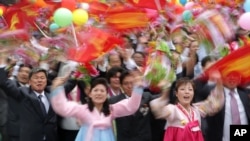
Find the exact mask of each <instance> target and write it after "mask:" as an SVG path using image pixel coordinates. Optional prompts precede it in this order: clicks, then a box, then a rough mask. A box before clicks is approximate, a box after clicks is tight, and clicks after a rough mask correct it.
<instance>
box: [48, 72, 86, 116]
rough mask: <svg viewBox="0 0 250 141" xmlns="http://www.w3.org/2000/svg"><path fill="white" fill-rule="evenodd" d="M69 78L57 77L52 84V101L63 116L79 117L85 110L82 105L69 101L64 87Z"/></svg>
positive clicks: (55, 108) (55, 109)
mask: <svg viewBox="0 0 250 141" xmlns="http://www.w3.org/2000/svg"><path fill="white" fill-rule="evenodd" d="M66 79H67V78H65V77H57V78H56V79H55V80H54V81H53V84H52V87H51V88H52V91H51V93H50V101H51V105H52V107H53V109H54V111H55V112H56V113H57V114H59V115H61V116H63V117H76V118H79V116H80V115H81V113H82V112H83V111H82V110H81V109H82V108H83V106H82V105H80V104H78V103H76V102H74V101H68V100H67V98H66V95H65V90H64V87H63V86H62V85H63V84H64V82H65V81H66Z"/></svg>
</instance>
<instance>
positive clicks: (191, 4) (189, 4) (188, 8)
mask: <svg viewBox="0 0 250 141" xmlns="http://www.w3.org/2000/svg"><path fill="white" fill-rule="evenodd" d="M194 4H195V3H194V2H192V1H190V2H188V3H186V4H185V9H186V10H190V9H192V7H193V6H194Z"/></svg>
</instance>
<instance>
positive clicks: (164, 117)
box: [0, 12, 250, 141]
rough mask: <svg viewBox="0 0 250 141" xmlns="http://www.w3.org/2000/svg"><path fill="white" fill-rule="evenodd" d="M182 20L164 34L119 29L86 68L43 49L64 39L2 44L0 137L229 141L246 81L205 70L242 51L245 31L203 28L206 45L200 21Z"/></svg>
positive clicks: (246, 118) (242, 108) (246, 115)
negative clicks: (112, 43)
mask: <svg viewBox="0 0 250 141" xmlns="http://www.w3.org/2000/svg"><path fill="white" fill-rule="evenodd" d="M215 13H216V12H215ZM222 13H223V12H222ZM235 13H236V15H237V12H235ZM210 14H212V15H213V14H214V13H213V12H212V13H210ZM222 15H223V14H222ZM208 16H209V15H208ZM220 16H221V15H220ZM220 16H218V17H217V18H218V20H220ZM215 17H216V16H215ZM184 18H186V19H187V20H188V21H187V22H186V23H184V24H178V26H176V27H171V30H168V29H166V28H170V26H169V27H162V25H161V24H159V25H156V26H154V27H151V26H150V27H148V28H146V29H140V30H135V31H131V32H128V33H127V32H125V33H122V36H119V38H120V39H121V40H122V41H123V44H121V45H117V46H116V47H114V48H112V49H110V50H109V51H108V52H102V53H99V54H98V53H97V54H98V55H97V57H95V58H94V59H92V60H90V61H89V62H84V63H83V62H77V61H76V60H70V59H68V58H67V57H65V56H64V54H63V53H61V50H60V47H58V46H55V47H50V48H47V47H46V45H48V44H56V43H59V42H60V43H63V40H64V38H60V39H58V40H55V41H54V42H53V41H50V42H49V41H48V40H47V42H46V43H44V41H45V40H43V39H44V38H43V37H42V36H43V34H38V35H35V34H34V36H33V37H32V38H31V39H30V42H21V43H20V44H21V46H24V47H25V50H24V51H25V53H23V54H22V53H20V52H21V51H22V50H18V51H15V52H14V53H13V51H12V52H11V53H10V52H9V51H6V50H8V49H6V48H2V47H1V50H0V140H1V141H74V140H76V141H203V140H204V141H229V140H230V132H229V129H230V125H249V123H250V104H249V103H250V88H249V84H245V85H241V79H242V72H238V71H235V70H228V73H227V74H226V75H224V74H222V73H221V72H220V71H219V70H216V69H215V70H212V71H209V72H207V70H208V69H209V68H211V67H212V66H213V65H214V64H216V63H217V62H218V61H220V60H221V59H223V58H224V57H225V56H228V55H231V54H233V53H234V52H236V51H237V50H238V49H241V47H242V46H244V45H245V46H247V45H249V38H250V32H249V31H248V30H245V29H243V28H241V27H240V26H237V25H234V27H233V28H234V29H233V30H234V32H232V33H231V32H229V31H228V30H227V29H226V28H227V27H228V26H229V24H227V25H226V27H225V28H222V27H220V28H221V29H222V30H220V31H214V32H220V33H221V34H223V33H228V36H229V37H228V38H227V37H217V36H216V35H218V34H215V33H214V32H213V31H210V32H211V33H210V36H214V37H210V39H208V36H205V35H207V34H208V33H202V32H200V31H204V32H208V31H209V30H211V29H212V28H209V29H206V28H205V27H204V25H205V24H204V23H203V22H204V21H203V22H201V21H202V20H204V19H202V18H200V20H201V21H199V20H198V21H196V23H195V24H194V23H192V21H191V19H189V18H188V17H184ZM160 22H164V21H160ZM205 22H206V21H205ZM207 22H208V24H209V26H207V27H211V26H212V25H211V23H210V22H211V21H207ZM196 24H197V25H198V24H199V25H200V26H201V27H202V25H203V27H202V28H203V29H202V30H199V29H196V26H195V25H196ZM213 24H216V22H214V23H213ZM215 26H219V25H215ZM205 29H206V31H205ZM223 29H224V30H223ZM204 38H205V39H204ZM70 39H72V38H70ZM206 39H207V40H206ZM216 39H218V40H216ZM220 39H223V42H222V41H221V40H220ZM100 40H101V39H100ZM224 40H225V41H224ZM101 41H102V40H101ZM205 41H208V42H205ZM216 41H218V42H216ZM55 42H56V43H55ZM67 43H68V41H67ZM216 43H218V44H219V45H216ZM221 43H223V44H221ZM65 44H66V43H65ZM57 45H58V44H57ZM247 47H249V46H247ZM20 48H21V47H20ZM31 48H36V49H38V50H40V52H42V53H41V56H38V58H39V59H37V56H36V54H32V53H34V52H32V51H31V54H29V55H28V53H27V52H26V50H27V49H31ZM31 50H32V49H31ZM15 53H16V54H15ZM68 53H69V52H68ZM91 53H93V52H91ZM20 54H21V55H20ZM25 55H26V56H25ZM75 55H77V54H75ZM83 56H85V54H83ZM86 56H88V55H87V54H86ZM46 57H47V58H46ZM71 57H72V56H71ZM81 57H82V56H81ZM41 58H46V59H41ZM240 63H247V62H240ZM248 64H249V63H248ZM241 65H242V64H241ZM232 93H233V94H232Z"/></svg>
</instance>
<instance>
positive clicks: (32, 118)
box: [0, 68, 57, 141]
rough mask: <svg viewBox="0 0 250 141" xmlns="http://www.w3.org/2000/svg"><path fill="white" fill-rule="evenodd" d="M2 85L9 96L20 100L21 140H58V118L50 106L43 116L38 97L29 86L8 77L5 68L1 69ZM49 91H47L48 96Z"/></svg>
mask: <svg viewBox="0 0 250 141" xmlns="http://www.w3.org/2000/svg"><path fill="white" fill-rule="evenodd" d="M0 86H1V87H2V88H3V89H4V91H5V92H6V94H7V95H8V96H11V97H13V98H14V99H15V100H16V101H17V102H20V109H19V110H20V112H19V116H20V128H21V130H19V136H20V141H43V140H44V137H45V138H46V141H56V140H57V122H56V120H57V118H56V114H55V112H54V111H53V109H52V107H51V106H50V108H49V111H48V113H47V115H46V116H43V114H42V110H41V108H40V105H39V101H38V98H37V96H36V94H35V93H34V91H33V90H32V89H31V88H29V87H19V88H18V87H16V86H15V84H14V83H13V81H12V80H9V79H7V74H6V72H5V70H4V69H3V68H1V69H0ZM48 94H49V93H48V92H45V95H46V96H47V95H48Z"/></svg>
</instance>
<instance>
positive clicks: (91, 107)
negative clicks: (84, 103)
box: [88, 77, 110, 116]
mask: <svg viewBox="0 0 250 141" xmlns="http://www.w3.org/2000/svg"><path fill="white" fill-rule="evenodd" d="M97 85H103V86H104V87H105V88H106V91H107V92H108V82H107V80H106V79H105V78H102V77H99V78H96V79H94V80H93V81H92V82H91V84H90V86H91V88H90V91H92V89H93V88H95V87H96V86H97ZM88 108H89V110H90V111H91V112H92V111H93V110H94V103H93V101H92V99H91V98H89V101H88ZM101 112H103V113H104V115H105V116H108V115H109V114H110V109H109V102H108V99H106V100H105V101H104V103H103V108H102V111H101Z"/></svg>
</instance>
